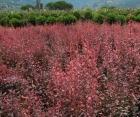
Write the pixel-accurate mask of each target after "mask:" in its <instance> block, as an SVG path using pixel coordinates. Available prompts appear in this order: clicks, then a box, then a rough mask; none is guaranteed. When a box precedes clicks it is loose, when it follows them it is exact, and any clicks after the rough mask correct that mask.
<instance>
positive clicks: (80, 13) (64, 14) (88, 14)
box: [0, 7, 140, 27]
mask: <svg viewBox="0 0 140 117" xmlns="http://www.w3.org/2000/svg"><path fill="white" fill-rule="evenodd" d="M139 11H140V10H139V9H138V8H137V9H118V8H115V7H102V8H100V9H98V10H92V9H84V10H67V11H64V10H47V9H44V10H40V11H30V12H28V11H21V12H5V13H0V25H2V26H10V25H9V24H10V20H11V19H12V18H16V19H18V20H23V19H26V24H32V25H34V26H35V25H38V24H39V25H40V24H41V25H44V23H45V22H46V21H47V20H48V19H47V18H48V17H50V16H52V17H55V22H58V23H65V20H67V21H66V22H69V23H67V24H72V23H75V22H77V21H90V22H96V23H98V24H103V23H108V24H110V25H112V24H114V23H120V24H121V25H124V24H128V22H129V21H132V20H133V21H135V22H140V15H139ZM68 20H69V21H68ZM21 22H22V21H21ZM48 22H49V21H48ZM48 24H49V23H48ZM18 26H19V27H21V26H23V25H22V23H21V25H18Z"/></svg>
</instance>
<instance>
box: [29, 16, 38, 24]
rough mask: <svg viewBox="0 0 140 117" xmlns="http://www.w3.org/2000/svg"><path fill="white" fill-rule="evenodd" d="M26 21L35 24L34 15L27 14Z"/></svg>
mask: <svg viewBox="0 0 140 117" xmlns="http://www.w3.org/2000/svg"><path fill="white" fill-rule="evenodd" d="M28 22H29V23H31V24H32V25H34V26H35V25H36V16H35V15H29V16H28Z"/></svg>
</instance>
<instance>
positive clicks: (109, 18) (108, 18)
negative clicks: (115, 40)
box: [106, 13, 117, 25]
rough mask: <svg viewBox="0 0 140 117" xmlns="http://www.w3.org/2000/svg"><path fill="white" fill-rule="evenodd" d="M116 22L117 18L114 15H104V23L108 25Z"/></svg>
mask: <svg viewBox="0 0 140 117" xmlns="http://www.w3.org/2000/svg"><path fill="white" fill-rule="evenodd" d="M116 21H117V16H116V15H115V14H114V13H108V14H107V15H106V22H107V23H109V24H110V25H112V24H114V23H116Z"/></svg>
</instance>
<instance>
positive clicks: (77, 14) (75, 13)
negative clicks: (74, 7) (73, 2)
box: [73, 11, 81, 20]
mask: <svg viewBox="0 0 140 117" xmlns="http://www.w3.org/2000/svg"><path fill="white" fill-rule="evenodd" d="M73 15H74V16H75V17H76V18H77V19H78V20H79V19H80V18H81V15H80V13H79V12H78V11H74V12H73Z"/></svg>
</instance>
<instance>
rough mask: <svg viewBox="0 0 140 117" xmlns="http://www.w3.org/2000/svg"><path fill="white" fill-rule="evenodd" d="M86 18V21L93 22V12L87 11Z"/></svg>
mask: <svg viewBox="0 0 140 117" xmlns="http://www.w3.org/2000/svg"><path fill="white" fill-rule="evenodd" d="M84 17H85V19H86V20H92V18H93V16H92V11H90V10H86V11H85V12H84Z"/></svg>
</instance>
